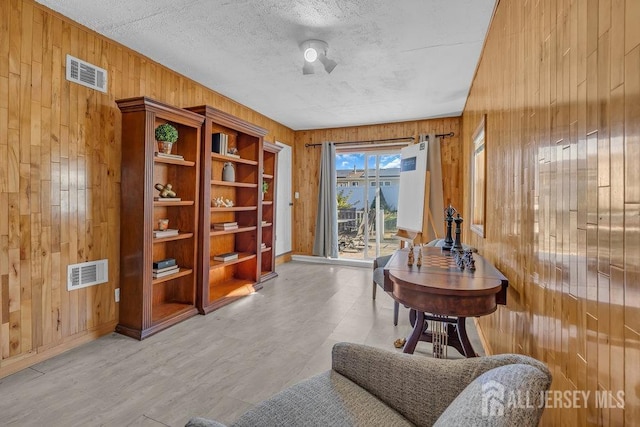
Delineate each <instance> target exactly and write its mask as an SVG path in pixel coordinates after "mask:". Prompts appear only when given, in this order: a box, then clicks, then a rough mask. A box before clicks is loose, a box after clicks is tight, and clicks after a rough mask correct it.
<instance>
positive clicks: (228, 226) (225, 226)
mask: <svg viewBox="0 0 640 427" xmlns="http://www.w3.org/2000/svg"><path fill="white" fill-rule="evenodd" d="M237 228H238V223H237V222H219V223H215V224H213V229H214V230H235V229H237Z"/></svg>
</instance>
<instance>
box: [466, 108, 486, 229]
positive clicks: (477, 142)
mask: <svg viewBox="0 0 640 427" xmlns="http://www.w3.org/2000/svg"><path fill="white" fill-rule="evenodd" d="M485 135H486V115H484V116H483V117H482V120H480V124H479V125H478V127H477V128H476V131H475V132H474V133H473V155H472V157H471V225H470V228H471V230H473V231H474V232H476V233H477V234H479V235H480V236H482V237H484V224H485V194H486V189H487V179H486V170H487V168H486V165H487V152H486V149H485V148H486V146H485V142H486V139H485Z"/></svg>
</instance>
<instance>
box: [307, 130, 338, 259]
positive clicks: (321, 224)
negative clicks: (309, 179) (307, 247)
mask: <svg viewBox="0 0 640 427" xmlns="http://www.w3.org/2000/svg"><path fill="white" fill-rule="evenodd" d="M321 150H322V155H321V158H320V180H319V181H320V185H319V188H318V214H317V215H316V235H315V239H314V241H313V255H316V256H322V257H331V258H337V257H338V202H337V199H336V146H335V144H334V143H332V142H324V143H323V144H322V148H321Z"/></svg>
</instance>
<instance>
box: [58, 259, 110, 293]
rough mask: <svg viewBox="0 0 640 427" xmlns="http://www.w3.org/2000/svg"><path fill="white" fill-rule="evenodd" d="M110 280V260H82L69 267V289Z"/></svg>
mask: <svg viewBox="0 0 640 427" xmlns="http://www.w3.org/2000/svg"><path fill="white" fill-rule="evenodd" d="M107 281H109V260H106V259H101V260H98V261H90V262H82V263H80V264H73V265H69V266H68V267H67V290H68V291H72V290H74V289H80V288H86V287H87V286H93V285H97V284H100V283H105V282H107Z"/></svg>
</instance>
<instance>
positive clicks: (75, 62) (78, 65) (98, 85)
mask: <svg viewBox="0 0 640 427" xmlns="http://www.w3.org/2000/svg"><path fill="white" fill-rule="evenodd" d="M67 80H69V81H70V82H76V83H78V84H81V85H82V86H86V87H90V88H92V89H96V90H99V91H100V92H104V93H107V70H105V69H103V68H100V67H96V66H95V65H92V64H89V63H88V62H85V61H83V60H81V59H78V58H74V57H73V56H71V55H67Z"/></svg>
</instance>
